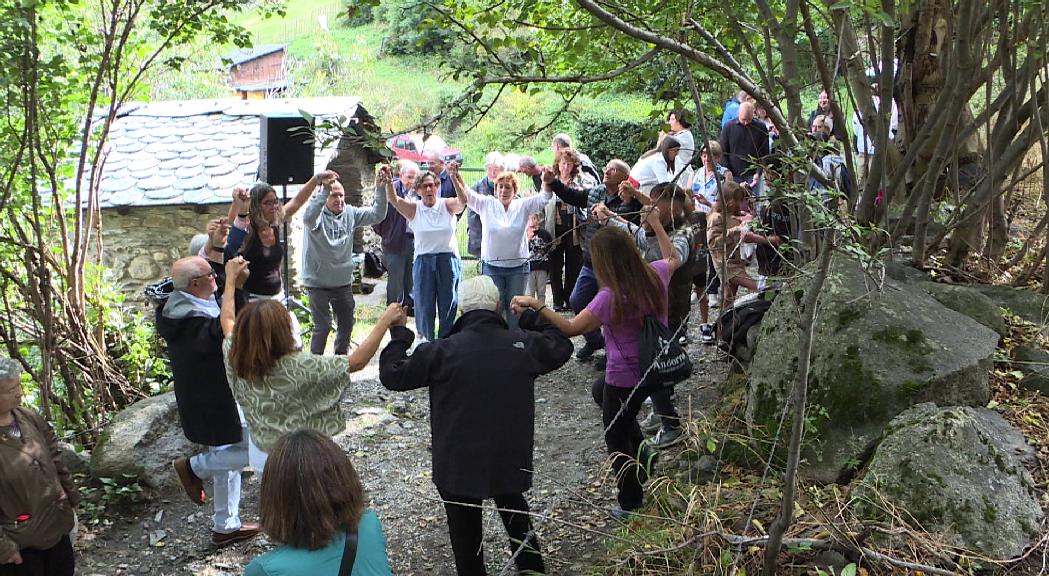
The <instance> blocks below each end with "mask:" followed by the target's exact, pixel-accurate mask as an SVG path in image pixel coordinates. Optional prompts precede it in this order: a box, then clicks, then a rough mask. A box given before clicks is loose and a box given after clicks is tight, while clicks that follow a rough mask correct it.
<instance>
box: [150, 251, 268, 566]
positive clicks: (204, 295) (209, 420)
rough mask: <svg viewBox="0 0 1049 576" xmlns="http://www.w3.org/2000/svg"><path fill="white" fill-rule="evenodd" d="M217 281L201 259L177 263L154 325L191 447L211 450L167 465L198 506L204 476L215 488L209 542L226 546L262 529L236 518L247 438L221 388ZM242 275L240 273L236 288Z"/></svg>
mask: <svg viewBox="0 0 1049 576" xmlns="http://www.w3.org/2000/svg"><path fill="white" fill-rule="evenodd" d="M211 237H212V239H214V238H216V237H217V235H215V234H212V236H211ZM212 248H214V249H215V251H217V253H218V254H221V248H222V247H221V246H215V245H214V244H213V243H212V240H209V245H208V250H209V253H210V252H211V249H212ZM220 258H221V256H220ZM215 277H216V274H215V272H214V270H213V269H212V266H211V265H210V264H209V263H208V261H207V260H205V259H203V258H201V257H199V256H190V257H188V258H182V259H180V260H178V261H176V262H175V263H174V264H173V265H172V266H171V281H172V284H173V285H174V291H173V292H172V293H171V295H170V296H169V297H168V300H167V302H166V303H165V304H164V305H163V307H160V308H158V309H157V324H156V326H157V333H158V334H160V336H161V337H163V338H164V340H165V341H167V345H168V355H169V357H170V358H171V370H172V372H173V373H174V378H175V400H176V402H177V403H178V411H179V418H180V419H181V420H182V431H183V432H184V433H185V435H186V438H187V439H189V441H191V442H195V443H197V444H203V445H205V446H208V447H209V449H208V451H207V452H204V453H201V454H197V455H196V456H193V457H192V458H179V459H177V460H175V461H174V462H173V463H172V465H173V466H174V468H175V472H176V473H177V474H178V477H179V481H180V482H181V483H182V487H183V488H184V489H185V490H186V494H187V495H188V496H189V498H190V500H192V501H194V502H196V503H197V504H203V503H204V500H205V498H206V495H205V493H204V483H203V480H202V478H211V479H212V481H213V482H214V490H213V493H212V496H213V497H214V515H213V518H212V529H211V530H212V532H211V541H212V543H214V544H217V545H225V544H230V543H232V542H237V541H239V540H244V539H247V538H251V537H252V536H255V535H256V534H258V532H259V527H258V524H248V523H244V522H241V520H240V472H241V470H242V469H243V468H244V467H246V466H247V465H248V434H247V429H246V427H245V424H244V423H243V420H242V418H241V416H240V413H239V409H238V407H237V403H236V401H235V400H234V399H233V393H232V392H231V391H230V388H229V384H228V383H227V382H226V368H225V365H224V364H223V360H222V328H221V327H220V326H219V303H218V300H217V299H216V297H215V291H216V289H217V286H216V280H215ZM247 277H248V275H247V268H246V267H245V268H243V271H242V272H241V274H240V275H239V276H238V278H237V286H243V285H244V280H246V279H247ZM238 296H239V297H240V298H244V294H243V292H241V291H240V290H238V291H237V294H236V295H234V294H226V295H225V297H227V298H236V297H238Z"/></svg>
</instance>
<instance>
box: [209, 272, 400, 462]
mask: <svg viewBox="0 0 1049 576" xmlns="http://www.w3.org/2000/svg"><path fill="white" fill-rule="evenodd" d="M245 266H247V263H246V262H245V261H244V259H243V258H240V257H238V258H234V259H233V260H230V261H229V262H227V263H226V290H227V292H228V293H229V294H233V291H234V290H236V278H237V277H238V276H240V274H241V271H242V270H243V269H244V267H245ZM290 316H291V314H290V313H289V312H288V310H287V309H285V308H284V307H283V306H281V305H280V303H279V302H276V301H274V300H257V301H255V302H251V303H248V304H247V305H245V306H244V307H243V308H242V309H241V310H240V312H238V313H236V314H234V303H233V298H223V300H222V312H221V314H220V315H219V323H220V324H221V326H222V334H223V336H224V340H223V342H222V352H223V355H224V356H225V359H226V380H228V381H229V386H230V390H232V391H233V397H234V398H236V400H237V403H238V404H239V405H240V407H241V409H242V410H243V411H244V419H245V420H247V421H248V429H249V430H251V445H249V453H248V460H249V462H250V463H251V467H252V468H254V469H256V470H262V469H263V466H264V465H265V462H266V458H267V456H266V452H268V451H269V450H270V448H272V446H273V443H274V442H276V441H277V438H279V437H280V436H281V435H282V434H286V433H288V432H293V431H295V430H300V429H303V428H310V429H314V430H319V431H321V432H323V433H325V434H336V433H338V432H341V431H342V430H343V429H344V428H345V427H346V420H345V419H344V418H343V417H342V412H341V411H340V409H339V402H340V401H341V400H342V393H343V391H344V390H345V389H346V387H347V386H348V385H349V384H350V374H351V373H353V372H356V371H358V370H360V369H362V368H364V367H365V366H366V365H367V364H368V362H369V361H370V360H371V358H372V356H374V355H375V352H376V351H377V350H378V349H379V343H380V342H381V341H382V336H383V334H384V333H385V332H386V330H387V328H389V327H390V326H391V325H392V324H393V323H394V322H398V321H399V322H402V323H403V321H404V309H403V308H402V307H401V305H400V304H390V305H389V306H387V307H386V311H385V312H384V313H383V315H382V316H381V317H380V318H379V320H378V321H377V322H376V323H375V327H374V328H372V331H371V333H369V334H368V336H367V337H366V338H365V339H364V341H362V342H361V345H360V346H358V347H357V348H356V349H355V350H353V352H350V354H349V355H348V356H321V355H318V354H311V353H309V352H304V351H302V350H301V349H300V348H299V347H298V346H297V345H296V344H295V342H294V340H292V338H291V318H290Z"/></svg>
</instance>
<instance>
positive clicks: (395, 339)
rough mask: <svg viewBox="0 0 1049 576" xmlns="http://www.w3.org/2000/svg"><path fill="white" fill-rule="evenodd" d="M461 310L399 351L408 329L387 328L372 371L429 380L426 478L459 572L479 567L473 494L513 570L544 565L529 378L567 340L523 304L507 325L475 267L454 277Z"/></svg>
mask: <svg viewBox="0 0 1049 576" xmlns="http://www.w3.org/2000/svg"><path fill="white" fill-rule="evenodd" d="M459 305H460V307H461V308H462V311H463V315H462V316H461V317H460V318H459V320H458V321H457V322H456V323H455V326H454V327H453V328H452V331H451V333H449V335H448V337H446V338H442V339H440V340H437V341H434V342H429V343H424V344H421V345H419V347H418V348H416V349H415V352H414V353H412V355H411V356H407V355H406V353H407V351H408V348H409V347H410V346H411V345H412V342H413V341H414V340H415V335H414V334H412V332H411V331H410V330H408V329H407V328H405V327H404V326H403V325H400V326H393V327H391V328H390V337H391V342H390V343H389V345H387V346H386V349H385V350H383V351H382V355H381V356H380V358H379V378H380V380H381V381H382V385H383V386H385V387H386V388H388V389H390V390H412V389H415V388H423V387H429V388H430V426H431V436H432V441H433V483H434V484H435V485H436V486H437V491H438V492H439V493H440V495H441V499H442V500H444V503H445V512H446V514H447V515H448V532H449V535H450V537H451V542H452V551H453V553H454V555H455V566H456V569H457V571H458V574H459V576H474V575H483V574H485V566H484V553H483V551H482V550H481V540H482V536H483V534H482V527H481V502H482V500H484V499H485V498H493V499H494V500H495V504H496V506H497V507H498V508H499V513H500V516H501V517H502V519H503V525H504V526H505V527H506V531H507V533H508V534H509V535H510V542H511V549H512V551H513V553H514V554H515V556H514V557H515V562H516V563H517V568H518V570H519V571H521V572H526V571H529V570H530V571H531V572H528V573H536V574H543V573H545V572H546V570H545V568H544V566H543V558H542V555H541V554H540V551H539V539H538V538H537V537H536V535H535V532H534V531H533V530H532V522H531V518H530V516H529V510H528V502H527V501H526V500H525V497H524V494H523V493H524V492H525V491H527V490H528V489H529V488H531V487H532V470H533V467H532V451H533V447H534V428H535V379H536V378H537V377H538V376H540V375H542V374H546V373H548V372H552V371H553V370H556V369H558V368H560V367H561V366H562V365H564V363H565V362H567V361H568V358H569V357H570V356H571V355H572V342H571V341H570V340H569V339H568V338H567V337H565V336H564V335H563V334H561V332H560V331H558V330H557V328H554V327H553V326H552V325H550V324H549V323H546V322H544V321H542V320H540V318H539V316H538V314H536V313H534V312H531V311H529V312H526V313H525V314H523V315H522V316H521V320H520V323H519V327H518V328H515V329H510V328H508V327H507V324H506V321H505V320H504V319H503V317H502V315H501V314H500V313H499V310H498V308H499V291H498V289H496V287H495V284H494V283H493V282H492V279H491V278H488V277H487V276H477V277H475V278H471V279H470V280H466V281H465V282H463V283H462V284H460V286H459Z"/></svg>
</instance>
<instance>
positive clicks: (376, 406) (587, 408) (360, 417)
mask: <svg viewBox="0 0 1049 576" xmlns="http://www.w3.org/2000/svg"><path fill="white" fill-rule="evenodd" d="M692 332H693V334H692V336H693V338H694V340H695V341H696V342H698V336H699V334H698V324H693V325H692ZM577 340H578V341H577V347H578V346H581V345H582V341H581V339H577ZM689 349H690V352H691V353H692V355H693V358H694V360H695V362H696V363H695V368H696V369H695V371H694V373H693V376H692V378H691V379H690V380H689V381H687V382H684V383H681V384H679V385H678V388H677V390H678V396H677V402H678V407H679V410H681V411H682V413H683V415H684V413H685V412H686V411H687V407H688V406H692V407H693V410H696V409H699V410H701V409H702V408H703V407H707V406H712V405H713V403H714V402H716V401H717V392H716V389H717V386H716V385H713V384H716V383H718V382H720V381H721V380H722V379H723V378H724V375H725V373H726V370H727V367H726V365H725V364H724V363H723V362H720V361H717V360H716V359H715V357H714V356H715V354H714V349H713V347H710V346H703V345H701V344H698V343H695V344H691V345H690V348H689ZM596 375H597V373H596V372H595V371H594V369H593V368H592V367H591V366H590V365H589V364H583V363H580V362H578V361H576V360H575V359H572V360H570V361H569V362H568V363H567V364H566V365H565V366H564V367H562V368H561V369H560V370H558V371H556V372H554V373H552V374H549V375H547V376H545V377H543V378H541V379H540V380H539V381H537V383H536V427H535V428H536V439H535V446H536V456H535V463H536V473H535V481H534V487H533V489H532V491H531V492H530V493H529V494H528V499H529V502H530V504H531V506H532V511H533V513H535V514H536V515H538V517H537V519H536V523H537V526H538V530H539V533H540V539H541V543H542V547H543V553H544V558H545V560H546V563H547V568H548V570H549V572H550V573H551V574H583V573H586V572H587V571H588V569H589V567H591V566H593V565H594V564H595V563H596V562H598V561H600V559H601V558H602V557H603V554H604V540H603V537H602V536H601V534H600V531H601V530H608V529H612V528H614V527H615V526H614V523H615V521H614V520H613V519H612V518H611V517H610V516H609V515H608V513H607V511H608V510H610V509H611V507H612V505H613V504H614V498H613V496H614V485H613V482H612V481H611V480H612V479H611V478H610V477H609V474H608V470H607V467H606V465H605V450H604V442H603V441H602V439H601V420H600V418H601V416H600V412H599V410H598V408H597V406H596V405H594V404H593V401H592V400H591V398H590V385H591V383H592V382H593V380H594V378H595V377H596ZM686 394H687V395H688V396H689V397H690V398H688V399H686ZM343 402H344V407H345V413H346V418H347V420H346V424H347V429H346V432H345V433H343V434H340V435H339V436H337V437H336V441H337V442H338V443H339V444H340V445H341V446H343V447H344V448H345V449H346V451H347V453H349V454H350V455H351V457H352V459H353V462H354V465H355V466H356V468H357V470H358V472H359V473H360V475H361V479H362V481H363V482H364V485H365V487H366V489H367V491H368V495H369V499H370V503H371V506H372V508H374V509H375V510H376V512H377V514H378V515H379V518H380V519H381V520H382V522H383V527H384V529H385V532H386V538H387V549H388V551H389V555H390V562H391V564H392V566H393V570H394V573H395V574H454V573H455V567H454V562H453V560H452V554H451V547H450V545H449V543H448V533H447V527H446V524H445V516H444V509H443V507H442V506H441V504H440V501H439V499H438V496H437V491H436V490H435V488H434V486H433V483H432V482H431V479H430V425H429V416H428V412H429V409H428V401H427V393H426V391H425V390H421V391H414V392H409V393H399V392H390V391H388V390H386V389H384V388H383V387H382V386H381V385H380V384H379V382H378V379H377V366H376V364H375V362H374V361H373V363H372V365H370V366H369V367H368V368H366V369H365V370H364V371H362V372H361V373H360V374H358V375H356V376H355V378H354V384H353V385H352V386H351V387H350V388H349V389H348V390H347V393H346V397H345V398H344V400H343ZM697 407H698V408H697ZM674 455H675V452H674V449H670V450H669V451H668V452H666V453H665V454H664V456H663V458H662V462H661V465H664V464H666V463H667V462H672V461H673V459H674ZM258 488H259V485H258V479H257V476H247V477H246V478H245V482H244V486H243V500H242V506H241V509H242V515H243V517H244V518H245V519H248V520H250V519H253V518H255V517H256V516H257V510H258V506H257V498H258ZM486 504H487V505H489V506H490V505H492V503H491V501H489V502H486ZM209 515H210V509H209V507H207V506H205V507H197V506H195V505H193V504H192V503H190V502H189V501H188V500H186V499H185V497H184V496H183V495H182V494H181V493H166V494H159V495H156V497H155V498H153V499H151V500H150V501H148V502H145V503H141V504H137V505H135V506H133V507H132V508H130V509H128V510H124V511H122V512H120V513H117V514H114V515H113V516H112V517H111V518H110V519H111V520H112V525H111V526H109V527H107V528H97V529H88V530H82V531H81V535H80V541H79V543H78V545H77V548H78V550H79V553H80V554H79V565H78V570H77V572H78V574H84V575H96V574H105V575H109V574H156V575H186V574H200V575H211V576H218V575H223V574H240V573H242V571H243V568H244V566H245V565H246V564H247V563H248V562H250V561H251V559H252V558H254V557H255V556H257V555H259V554H261V553H262V552H264V551H266V550H268V549H270V548H271V547H272V546H273V545H272V544H271V543H270V542H268V541H267V540H266V539H265V538H264V537H259V538H256V539H254V540H252V541H249V542H244V543H240V544H236V545H233V546H230V547H228V548H223V549H216V548H214V547H213V546H212V545H211V544H210V541H209V539H208V536H209V531H208V529H209V527H210V516H209ZM485 533H486V536H485V550H486V558H487V561H488V567H489V573H491V574H512V573H514V572H513V570H512V564H510V565H509V566H508V563H509V557H510V553H509V546H508V543H509V541H508V539H507V538H506V534H505V532H504V530H503V527H502V524H501V522H500V521H499V518H498V515H497V514H496V513H495V511H494V510H487V511H486V513H485Z"/></svg>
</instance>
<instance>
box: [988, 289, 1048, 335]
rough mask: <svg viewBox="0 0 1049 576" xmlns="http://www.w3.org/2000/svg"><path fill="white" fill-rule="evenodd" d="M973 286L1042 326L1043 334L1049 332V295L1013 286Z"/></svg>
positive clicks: (1029, 320) (1001, 304)
mask: <svg viewBox="0 0 1049 576" xmlns="http://www.w3.org/2000/svg"><path fill="white" fill-rule="evenodd" d="M973 288H974V289H976V290H979V291H980V293H982V294H983V295H984V296H987V297H988V298H990V299H991V300H992V301H994V302H995V303H996V304H998V305H999V306H1001V307H1002V308H1007V309H1008V310H1009V311H1010V312H1012V313H1013V314H1016V315H1017V316H1019V317H1020V318H1023V319H1024V320H1026V321H1028V322H1031V323H1033V324H1036V325H1038V326H1040V327H1042V333H1043V334H1044V333H1047V332H1049V330H1046V325H1047V324H1049V296H1046V295H1045V294H1039V293H1037V292H1034V291H1032V290H1025V289H1023V288H1013V287H1012V286H995V285H990V284H979V285H974V286H973Z"/></svg>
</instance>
